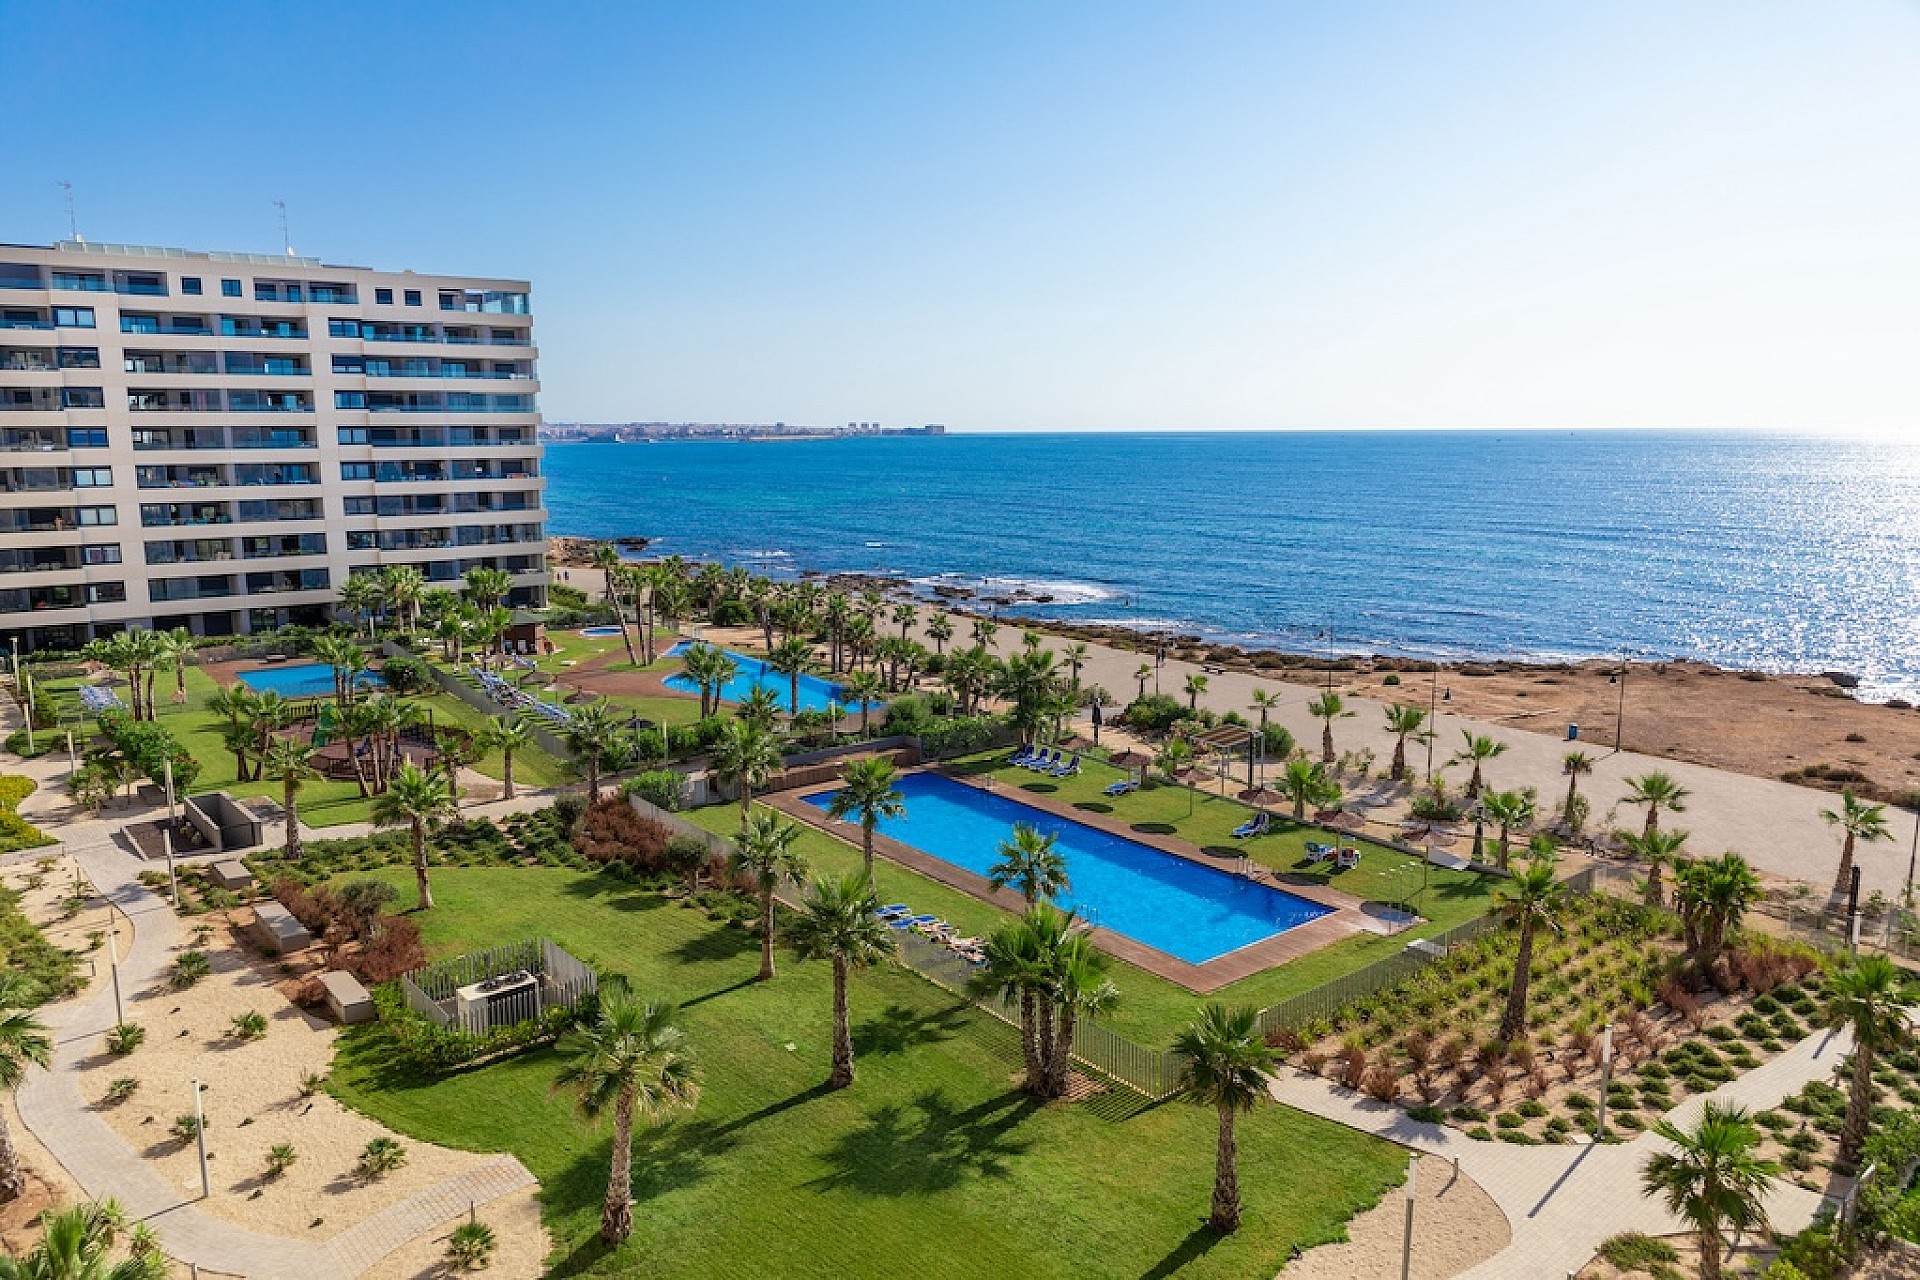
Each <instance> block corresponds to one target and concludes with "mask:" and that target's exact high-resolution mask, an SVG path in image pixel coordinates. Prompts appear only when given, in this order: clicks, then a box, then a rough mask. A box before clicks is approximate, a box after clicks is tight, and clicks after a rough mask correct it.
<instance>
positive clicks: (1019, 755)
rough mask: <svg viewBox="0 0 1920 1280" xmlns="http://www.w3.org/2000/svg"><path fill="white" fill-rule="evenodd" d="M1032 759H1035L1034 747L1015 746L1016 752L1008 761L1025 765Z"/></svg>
mask: <svg viewBox="0 0 1920 1280" xmlns="http://www.w3.org/2000/svg"><path fill="white" fill-rule="evenodd" d="M1031 759H1033V748H1032V747H1031V746H1022V747H1017V748H1015V750H1014V753H1013V754H1012V755H1010V756H1008V757H1007V763H1008V764H1017V765H1024V764H1026V762H1027V761H1029V760H1031Z"/></svg>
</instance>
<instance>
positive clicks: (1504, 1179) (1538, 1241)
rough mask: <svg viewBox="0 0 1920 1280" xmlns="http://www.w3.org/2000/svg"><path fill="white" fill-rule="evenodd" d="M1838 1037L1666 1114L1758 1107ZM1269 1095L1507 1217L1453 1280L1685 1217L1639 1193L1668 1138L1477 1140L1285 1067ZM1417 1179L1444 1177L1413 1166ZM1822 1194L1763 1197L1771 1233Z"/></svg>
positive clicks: (1822, 1038) (1567, 1264)
mask: <svg viewBox="0 0 1920 1280" xmlns="http://www.w3.org/2000/svg"><path fill="white" fill-rule="evenodd" d="M1846 1046H1847V1037H1846V1036H1845V1035H1844V1034H1842V1035H1834V1034H1832V1033H1829V1032H1824V1031H1822V1032H1819V1033H1817V1034H1815V1035H1812V1036H1809V1037H1807V1038H1806V1039H1805V1040H1802V1041H1801V1042H1800V1043H1798V1044H1796V1045H1794V1046H1793V1047H1792V1048H1790V1049H1788V1050H1787V1051H1786V1052H1784V1053H1782V1054H1780V1055H1779V1056H1777V1057H1775V1058H1774V1059H1772V1060H1771V1061H1769V1062H1767V1063H1765V1064H1763V1065H1762V1066H1760V1067H1757V1068H1756V1069H1754V1070H1752V1071H1749V1072H1747V1073H1746V1074H1744V1075H1742V1076H1740V1077H1738V1078H1737V1079H1735V1080H1733V1081H1730V1082H1729V1083H1727V1084H1724V1085H1722V1086H1721V1087H1720V1088H1718V1089H1715V1090H1713V1091H1712V1092H1711V1093H1704V1094H1696V1095H1694V1096H1693V1097H1690V1098H1688V1099H1687V1100H1686V1101H1685V1102H1683V1103H1681V1104H1680V1105H1679V1106H1677V1107H1675V1108H1674V1109H1673V1110H1672V1111H1670V1112H1668V1113H1667V1116H1666V1118H1667V1119H1669V1120H1672V1121H1673V1122H1674V1123H1675V1124H1677V1125H1679V1126H1680V1127H1682V1128H1686V1127H1688V1126H1690V1125H1691V1124H1693V1123H1694V1122H1695V1121H1696V1120H1698V1118H1699V1116H1700V1113H1701V1111H1702V1110H1703V1109H1704V1108H1705V1107H1706V1104H1707V1102H1708V1101H1709V1100H1711V1101H1714V1102H1717V1103H1720V1104H1722V1105H1738V1106H1742V1107H1745V1108H1747V1109H1748V1110H1749V1111H1759V1110H1763V1109H1765V1108H1767V1107H1772V1106H1775V1105H1777V1104H1778V1103H1779V1102H1780V1101H1781V1100H1782V1099H1784V1098H1786V1097H1788V1096H1790V1095H1792V1094H1794V1093H1796V1092H1798V1091H1799V1090H1800V1088H1801V1086H1803V1085H1805V1084H1806V1083H1807V1082H1808V1081H1809V1080H1825V1079H1827V1078H1828V1077H1829V1076H1830V1075H1831V1074H1832V1072H1833V1068H1834V1065H1835V1064H1836V1063H1837V1062H1839V1060H1840V1059H1841V1058H1842V1057H1844V1056H1845V1054H1846V1051H1847V1049H1846ZM1270 1091H1271V1093H1272V1094H1273V1096H1274V1098H1276V1099H1277V1100H1279V1101H1281V1102H1284V1103H1286V1104H1287V1105H1288V1106H1291V1107H1295V1108H1298V1109H1299V1110H1301V1111H1306V1112H1310V1113H1312V1114H1313V1115H1317V1116H1320V1117H1322V1118H1324V1119H1328V1120H1333V1121H1335V1122H1337V1123H1339V1124H1344V1125H1346V1126H1348V1127H1349V1128H1353V1129H1358V1130H1360V1131H1362V1132H1363V1133H1370V1134H1373V1135H1375V1136H1376V1137H1381V1138H1386V1139H1388V1140H1389V1141H1392V1142H1397V1143H1399V1144H1400V1145H1402V1146H1405V1147H1408V1148H1411V1149H1412V1150H1414V1151H1418V1152H1420V1153H1421V1154H1422V1155H1423V1156H1432V1157H1437V1158H1438V1159H1440V1160H1443V1161H1447V1162H1452V1161H1456V1160H1457V1161H1458V1162H1459V1164H1460V1168H1461V1171H1462V1172H1464V1173H1465V1174H1466V1175H1467V1176H1468V1177H1470V1178H1472V1179H1473V1180H1474V1181H1475V1182H1477V1183H1479V1184H1480V1186H1481V1187H1482V1188H1484V1189H1485V1190H1486V1192H1487V1194H1488V1195H1490V1196H1492V1197H1493V1200H1494V1203H1495V1204H1497V1205H1499V1206H1500V1211H1501V1212H1502V1213H1504V1214H1506V1216H1507V1224H1508V1226H1509V1227H1510V1228H1511V1229H1512V1231H1513V1239H1512V1241H1511V1242H1510V1243H1509V1244H1508V1245H1507V1247H1506V1248H1505V1249H1503V1250H1502V1251H1501V1252H1500V1253H1498V1254H1496V1255H1495V1256H1494V1257H1492V1258H1489V1259H1488V1260H1487V1261H1485V1262H1483V1263H1481V1264H1480V1265H1478V1266H1476V1267H1474V1268H1472V1269H1471V1270H1469V1271H1467V1272H1465V1273H1464V1274H1463V1275H1462V1277H1461V1280H1543V1278H1544V1277H1558V1276H1564V1275H1567V1274H1569V1273H1570V1272H1573V1271H1577V1270H1578V1269H1579V1268H1581V1267H1583V1266H1585V1265H1586V1263H1587V1261H1588V1260H1589V1259H1591V1258H1592V1257H1593V1255H1594V1252H1595V1251H1596V1250H1597V1249H1598V1248H1599V1247H1600V1244H1601V1242H1602V1241H1604V1240H1606V1239H1607V1238H1608V1237H1609V1236H1613V1235H1617V1234H1618V1233H1620V1232H1622V1231H1644V1232H1646V1233H1648V1234H1650V1235H1664V1234H1668V1233H1671V1232H1677V1231H1681V1230H1684V1229H1685V1227H1684V1224H1682V1223H1681V1222H1680V1220H1679V1219H1677V1218H1675V1217H1674V1216H1672V1215H1671V1214H1669V1213H1668V1212H1667V1211H1666V1208H1665V1207H1664V1206H1663V1205H1662V1204H1660V1203H1659V1202H1657V1201H1654V1200H1649V1199H1647V1198H1646V1197H1645V1196H1642V1195H1641V1194H1640V1173H1641V1170H1642V1168H1643V1167H1644V1166H1645V1164H1646V1161H1647V1157H1648V1156H1650V1155H1652V1154H1653V1153H1654V1152H1656V1151H1659V1150H1662V1149H1665V1147H1666V1144H1665V1143H1664V1142H1662V1141H1661V1140H1660V1139H1659V1138H1656V1137H1654V1136H1653V1135H1652V1134H1650V1133H1643V1134H1641V1135H1640V1136H1638V1137H1636V1138H1634V1139H1633V1141H1631V1142H1623V1143H1619V1144H1606V1145H1594V1144H1592V1143H1581V1144H1580V1145H1577V1146H1539V1147H1523V1146H1516V1145H1514V1144H1512V1143H1507V1142H1477V1141H1475V1140H1474V1139H1472V1138H1469V1137H1467V1136H1466V1135H1465V1134H1463V1133H1461V1132H1460V1131H1459V1130H1457V1129H1450V1128H1447V1127H1446V1126H1444V1125H1437V1124H1423V1123H1421V1122H1420V1121H1418V1120H1414V1119H1412V1118H1411V1117H1409V1116H1408V1115H1407V1113H1406V1112H1405V1111H1402V1110H1401V1109H1400V1108H1398V1107H1393V1106H1388V1105H1386V1104H1384V1103H1378V1102H1374V1101H1372V1100H1371V1099H1368V1098H1366V1097H1363V1096H1362V1095H1360V1094H1357V1093H1353V1092H1351V1091H1349V1090H1346V1089H1342V1088H1339V1087H1338V1086H1335V1085H1333V1084H1331V1083H1329V1082H1328V1081H1326V1080H1323V1079H1321V1078H1320V1077H1318V1076H1312V1075H1308V1074H1307V1073H1305V1072H1302V1071H1296V1070H1293V1069H1291V1068H1285V1069H1283V1070H1282V1071H1281V1073H1280V1074H1279V1076H1277V1077H1276V1078H1275V1079H1274V1081H1273V1084H1272V1086H1271V1090H1270ZM1419 1176H1421V1177H1437V1176H1442V1175H1441V1174H1440V1173H1439V1171H1438V1170H1436V1169H1433V1168H1428V1169H1425V1170H1422V1171H1421V1173H1420V1175H1419ZM1821 1200H1822V1197H1821V1196H1820V1195H1819V1194H1818V1193H1816V1192H1812V1191H1808V1190H1806V1189H1805V1188H1803V1187H1797V1186H1793V1185H1791V1184H1789V1183H1781V1184H1779V1185H1778V1186H1777V1187H1776V1188H1775V1189H1774V1191H1773V1192H1772V1194H1770V1195H1769V1196H1768V1198H1767V1212H1768V1216H1769V1218H1770V1219H1771V1221H1772V1223H1773V1226H1774V1228H1775V1230H1777V1231H1782V1232H1793V1231H1798V1230H1800V1229H1802V1228H1803V1227H1805V1226H1806V1225H1807V1224H1808V1223H1810V1222H1812V1220H1813V1215H1814V1212H1815V1211H1816V1210H1817V1209H1818V1208H1819V1207H1820V1203H1821Z"/></svg>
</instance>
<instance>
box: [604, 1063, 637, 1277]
mask: <svg viewBox="0 0 1920 1280" xmlns="http://www.w3.org/2000/svg"><path fill="white" fill-rule="evenodd" d="M632 1234H633V1092H632V1090H629V1089H622V1090H621V1091H620V1096H619V1097H618V1098H616V1099H615V1100H614V1103H613V1161H612V1163H611V1164H610V1165H609V1166H608V1168H607V1198H606V1201H605V1202H604V1203H603V1204H602V1205H601V1206H600V1238H601V1239H602V1240H605V1241H606V1242H607V1243H608V1244H619V1243H620V1242H621V1241H622V1240H625V1239H626V1238H627V1237H628V1236H630V1235H632Z"/></svg>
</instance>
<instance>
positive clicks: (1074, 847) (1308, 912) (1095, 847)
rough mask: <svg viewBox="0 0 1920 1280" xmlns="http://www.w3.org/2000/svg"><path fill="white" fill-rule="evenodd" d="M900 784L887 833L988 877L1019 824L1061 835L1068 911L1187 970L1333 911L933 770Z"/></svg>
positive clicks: (827, 795) (819, 804) (816, 799)
mask: <svg viewBox="0 0 1920 1280" xmlns="http://www.w3.org/2000/svg"><path fill="white" fill-rule="evenodd" d="M899 788H900V793H901V794H902V795H903V796H905V797H906V803H907V816H906V817H904V818H884V819H882V820H881V822H880V824H879V826H878V827H877V828H876V829H877V830H878V831H879V832H880V834H881V835H884V836H888V837H891V838H892V839H895V840H898V841H899V842H900V843H902V844H906V845H912V846H913V847H914V848H916V849H918V850H920V851H921V852H922V853H925V854H928V855H930V856H932V857H935V858H938V859H940V860H941V861H942V862H946V863H951V864H952V865H953V866H956V867H961V868H963V869H965V870H967V871H971V872H973V873H975V874H976V875H982V876H984V875H986V874H987V871H988V869H989V868H991V867H992V866H993V864H994V863H996V862H998V861H999V860H1000V855H999V854H998V852H997V850H998V849H999V847H1000V842H1001V841H1003V840H1006V839H1008V838H1009V837H1010V836H1011V835H1012V834H1013V824H1014V823H1016V822H1028V823H1032V824H1033V825H1034V826H1035V827H1037V828H1038V829H1039V830H1040V831H1041V832H1042V833H1050V834H1052V835H1054V836H1055V837H1056V842H1055V845H1054V847H1055V848H1056V849H1058V850H1059V852H1060V854H1061V856H1062V857H1063V858H1064V859H1065V860H1066V864H1067V879H1068V882H1069V886H1068V890H1067V892H1066V893H1064V894H1062V895H1061V897H1060V899H1059V904H1060V905H1061V906H1062V907H1066V908H1069V909H1072V910H1076V911H1078V912H1079V913H1080V917H1081V919H1083V920H1088V921H1091V922H1092V923H1094V924H1098V925H1100V926H1101V927H1103V928H1107V929H1112V930H1113V931H1114V932H1115V933H1122V934H1125V935H1126V936H1127V937H1129V938H1132V939H1133V940H1134V941H1136V942H1142V943H1145V944H1146V945H1147V946H1149V947H1153V948H1155V949H1156V950H1159V951H1164V952H1166V953H1167V954H1168V955H1170V956H1175V957H1178V958H1179V959H1181V960H1185V961H1187V962H1188V963H1189V964H1205V963H1206V962H1207V961H1209V960H1214V959H1218V958H1219V957H1220V956H1223V955H1225V954H1227V952H1229V951H1237V950H1239V949H1240V948H1241V947H1244V946H1247V945H1249V944H1251V943H1255V942H1259V941H1260V940H1261V939H1263V938H1270V937H1272V936H1273V935H1274V934H1276V933H1282V932H1284V931H1286V930H1288V929H1291V928H1293V927H1295V926H1296V925H1302V924H1305V923H1306V922H1307V921H1309V920H1317V919H1319V918H1320V917H1321V916H1324V915H1326V914H1327V913H1328V912H1329V911H1331V910H1332V908H1331V907H1323V906H1321V905H1319V904H1318V903H1315V902H1309V901H1307V900H1306V899H1305V898H1302V897H1299V896H1297V895H1295V894H1291V893H1287V892H1286V891H1285V890H1282V889H1275V888H1272V887H1271V886H1268V885H1264V884H1261V883H1259V882H1258V881H1255V880H1247V879H1243V878H1242V877H1240V876H1234V875H1228V874H1227V873H1226V872H1224V871H1220V870H1216V869H1215V868H1213V867H1207V866H1202V865H1200V864H1199V863H1197V862H1189V861H1187V860H1186V859H1185V858H1176V857H1174V856H1173V855H1172V854H1170V853H1162V852H1161V851H1160V850H1158V849H1155V848H1153V847H1151V846H1150V845H1144V844H1141V843H1140V842H1139V841H1138V840H1128V839H1126V838H1125V837H1123V836H1117V835H1112V834H1110V833H1108V832H1105V831H1101V830H1099V829H1098V828H1096V827H1090V826H1087V825H1086V824H1085V823H1083V822H1074V821H1071V820H1070V819H1067V818H1059V817H1055V816H1054V815H1053V814H1050V813H1048V812H1046V811H1045V810H1042V809H1036V808H1034V807H1033V806H1032V805H1030V804H1023V803H1021V802H1020V801H1018V800H1015V799H1013V798H1012V797H1011V796H1005V795H999V794H997V793H996V794H992V795H989V794H987V793H986V792H983V791H979V790H976V789H975V788H973V787H969V786H967V785H966V784H965V783H961V782H955V781H954V780H953V779H951V778H943V777H941V776H940V775H939V774H937V773H911V774H908V775H907V776H905V777H903V778H901V779H900V782H899ZM833 794H834V793H832V792H830V791H829V792H819V793H816V794H814V795H810V796H808V797H807V803H808V804H810V805H813V806H815V807H816V808H819V809H825V808H826V807H827V806H828V805H830V804H831V803H833Z"/></svg>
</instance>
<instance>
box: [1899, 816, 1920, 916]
mask: <svg viewBox="0 0 1920 1280" xmlns="http://www.w3.org/2000/svg"><path fill="white" fill-rule="evenodd" d="M1907 799H1909V800H1911V801H1912V802H1913V847H1912V848H1911V849H1909V850H1908V851H1907V887H1906V888H1905V889H1903V890H1901V892H1900V901H1901V902H1902V903H1903V904H1904V905H1905V906H1906V908H1907V909H1908V910H1909V911H1911V910H1912V909H1913V863H1914V859H1915V858H1916V857H1920V794H1910V795H1908V797H1907Z"/></svg>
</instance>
